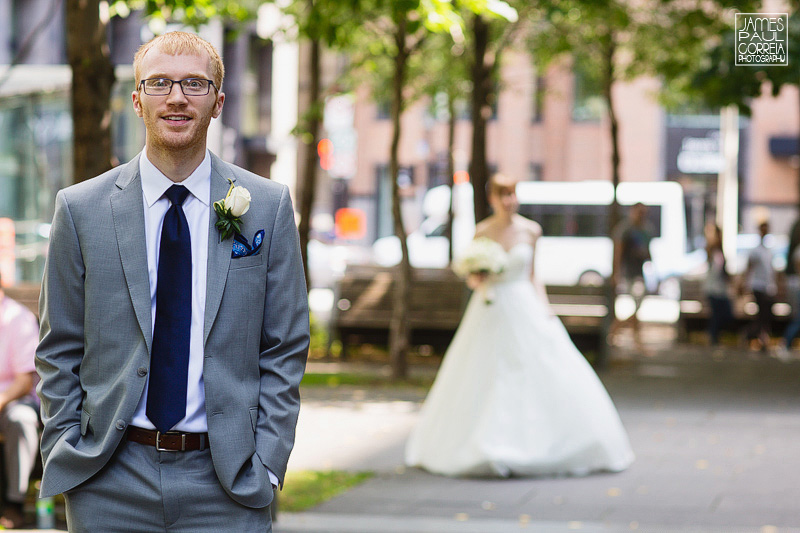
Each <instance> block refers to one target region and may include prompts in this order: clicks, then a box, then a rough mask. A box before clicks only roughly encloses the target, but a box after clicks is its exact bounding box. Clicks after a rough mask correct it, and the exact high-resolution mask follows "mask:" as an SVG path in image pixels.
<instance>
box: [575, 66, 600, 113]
mask: <svg viewBox="0 0 800 533" xmlns="http://www.w3.org/2000/svg"><path fill="white" fill-rule="evenodd" d="M584 61H585V60H581V59H580V58H577V57H576V58H575V63H574V65H573V67H572V71H573V78H574V91H573V99H572V120H574V121H576V122H586V121H598V120H600V119H601V118H602V116H603V114H604V113H605V111H606V105H605V101H604V100H603V88H602V85H601V83H600V78H599V75H598V74H596V73H594V72H592V71H591V70H590V68H589V66H588V65H586V63H585V62H584Z"/></svg>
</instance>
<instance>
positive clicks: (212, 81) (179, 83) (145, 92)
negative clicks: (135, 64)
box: [139, 76, 219, 97]
mask: <svg viewBox="0 0 800 533" xmlns="http://www.w3.org/2000/svg"><path fill="white" fill-rule="evenodd" d="M150 80H163V81H168V82H170V86H169V91H168V92H166V93H164V94H150V93H149V92H147V88H146V86H145V84H144V82H146V81H150ZM186 80H201V81H207V82H208V83H209V86H208V91H207V92H206V93H205V94H186V91H184V90H183V85H182V83H183V82H184V81H186ZM176 83H177V84H178V87H180V88H181V92H182V93H183V96H186V97H189V96H208V95H209V94H210V93H211V87H214V90H215V91H216V92H219V89H218V88H217V84H216V83H214V80H209V79H207V78H197V77H194V76H193V77H189V78H183V79H182V80H171V79H169V78H145V79H143V80H139V87H140V88H141V89H142V90H143V91H144V94H146V95H147V96H169V95H170V94H172V88H173V87H174V86H175V84H176Z"/></svg>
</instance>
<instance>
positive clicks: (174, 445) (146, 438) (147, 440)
mask: <svg viewBox="0 0 800 533" xmlns="http://www.w3.org/2000/svg"><path fill="white" fill-rule="evenodd" d="M128 440H130V441H133V442H138V443H139V444H145V445H147V446H155V447H156V449H157V450H158V451H160V452H187V451H196V450H204V449H206V448H207V447H208V433H179V432H176V431H170V432H168V433H161V432H160V431H156V430H154V429H143V428H139V427H136V426H130V427H128Z"/></svg>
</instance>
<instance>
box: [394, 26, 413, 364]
mask: <svg viewBox="0 0 800 533" xmlns="http://www.w3.org/2000/svg"><path fill="white" fill-rule="evenodd" d="M403 17H405V15H403ZM395 45H396V46H397V55H396V56H395V57H394V79H393V82H392V144H391V154H390V158H389V161H390V163H389V179H390V180H392V184H391V185H392V217H393V218H394V232H395V235H396V236H397V238H398V239H399V240H400V246H401V249H402V251H403V257H402V260H401V262H400V265H399V268H400V272H398V274H397V275H396V276H395V293H394V303H393V308H392V320H391V324H390V326H389V358H390V360H391V364H392V377H393V378H394V379H403V378H405V377H406V375H407V373H408V363H407V360H406V355H407V352H408V347H409V344H410V342H409V337H410V333H411V330H410V328H409V320H408V319H409V305H410V303H411V302H410V300H411V298H410V296H411V284H412V283H413V282H414V279H413V275H414V273H413V270H412V268H411V261H410V260H409V256H408V243H407V242H406V231H405V228H404V226H403V213H402V209H401V205H400V187H399V185H398V182H397V179H398V175H399V173H400V162H399V159H398V149H399V147H400V133H401V131H400V115H401V114H402V112H403V88H404V87H405V81H406V67H407V63H408V53H409V52H408V48H407V45H406V19H405V18H403V19H401V20H398V21H397V30H396V33H395Z"/></svg>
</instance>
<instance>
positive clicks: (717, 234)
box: [703, 223, 733, 346]
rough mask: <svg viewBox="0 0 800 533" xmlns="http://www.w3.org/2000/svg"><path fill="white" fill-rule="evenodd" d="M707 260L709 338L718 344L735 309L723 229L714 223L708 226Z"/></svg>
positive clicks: (704, 286)
mask: <svg viewBox="0 0 800 533" xmlns="http://www.w3.org/2000/svg"><path fill="white" fill-rule="evenodd" d="M706 261H707V263H708V272H707V273H706V277H705V279H704V280H703V291H704V293H705V295H706V299H707V300H708V305H709V307H710V308H711V315H710V317H709V321H708V339H709V344H710V345H711V346H717V345H718V344H719V334H720V331H721V330H722V329H723V328H725V327H726V326H727V325H728V324H730V322H731V321H732V320H733V310H732V306H731V298H730V293H729V290H730V285H731V283H730V281H731V278H730V275H729V274H728V267H727V261H726V259H725V253H724V252H723V251H722V229H721V228H720V227H719V226H718V225H717V224H714V223H711V224H708V225H707V226H706Z"/></svg>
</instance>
